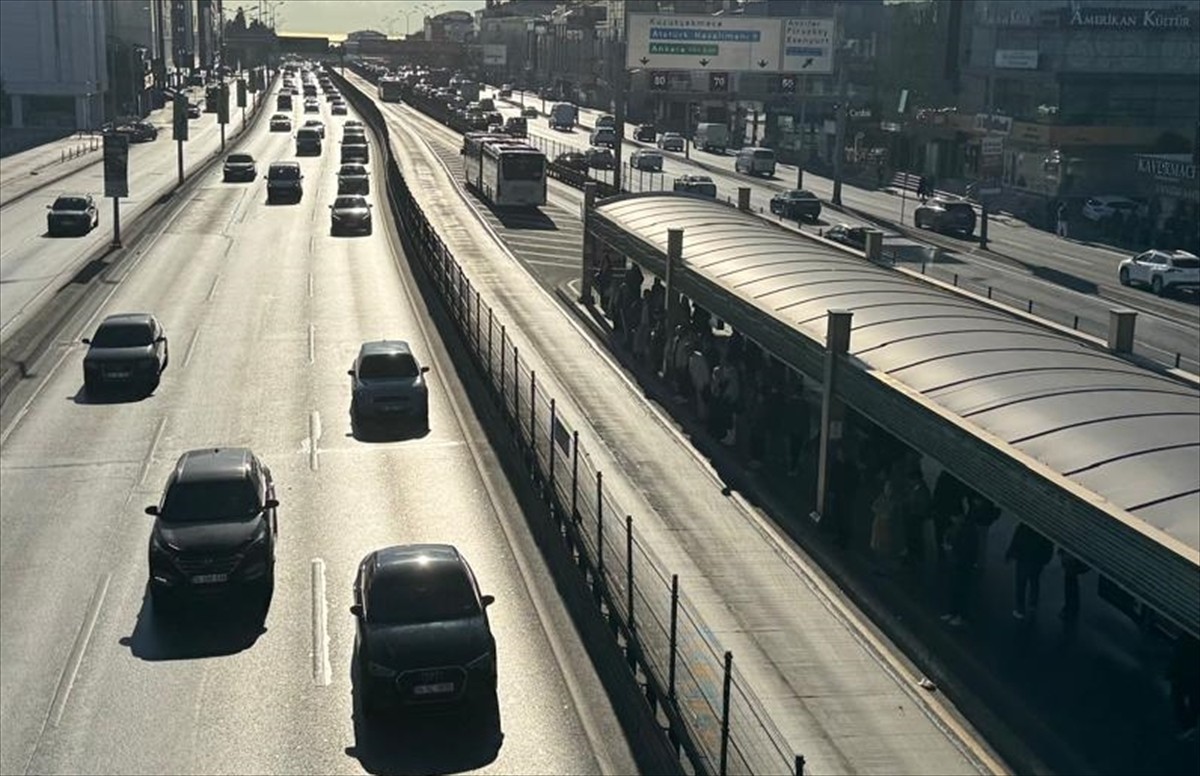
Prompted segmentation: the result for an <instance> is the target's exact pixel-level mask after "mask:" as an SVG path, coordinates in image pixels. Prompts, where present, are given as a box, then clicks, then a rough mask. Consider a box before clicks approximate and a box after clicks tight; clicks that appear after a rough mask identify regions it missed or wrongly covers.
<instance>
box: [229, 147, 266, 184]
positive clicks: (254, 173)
mask: <svg viewBox="0 0 1200 776" xmlns="http://www.w3.org/2000/svg"><path fill="white" fill-rule="evenodd" d="M222 173H223V175H224V180H225V182H226V183H228V182H229V181H252V180H254V179H255V178H257V177H258V165H257V164H255V162H254V157H253V156H251V155H250V154H230V155H229V156H228V157H226V158H225V166H224V168H223V169H222Z"/></svg>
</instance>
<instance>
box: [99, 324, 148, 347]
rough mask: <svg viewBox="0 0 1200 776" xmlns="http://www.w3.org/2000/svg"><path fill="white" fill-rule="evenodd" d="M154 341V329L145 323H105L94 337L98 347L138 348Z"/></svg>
mask: <svg viewBox="0 0 1200 776" xmlns="http://www.w3.org/2000/svg"><path fill="white" fill-rule="evenodd" d="M153 341H154V336H153V330H152V329H151V328H150V327H149V326H147V325H146V324H143V323H105V324H101V325H100V328H99V329H97V330H96V335H95V336H94V337H92V346H93V347H97V348H137V347H143V346H145V345H149V344H151V343H152V342H153Z"/></svg>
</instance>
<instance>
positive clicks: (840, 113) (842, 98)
mask: <svg viewBox="0 0 1200 776" xmlns="http://www.w3.org/2000/svg"><path fill="white" fill-rule="evenodd" d="M834 13H835V14H836V15H837V18H836V22H835V30H836V33H837V34H836V35H834V47H835V49H836V51H837V61H836V62H835V64H836V65H837V69H838V97H837V99H838V103H837V131H836V132H835V133H834V140H833V145H834V148H833V197H832V198H831V199H830V201H831V202H832V203H833V204H834V205H837V206H839V207H840V206H841V204H842V162H843V159H844V158H845V156H846V152H845V149H844V148H843V146H844V145H845V143H846V114H847V113H848V111H847V110H846V69H847V68H846V64H847V62H846V59H847V54H846V52H847V49H846V47H845V46H844V45H843V41H842V36H843V34H844V30H843V24H842V3H841V2H840V1H839V2H838V4H837V6H836V7H835V9H834Z"/></svg>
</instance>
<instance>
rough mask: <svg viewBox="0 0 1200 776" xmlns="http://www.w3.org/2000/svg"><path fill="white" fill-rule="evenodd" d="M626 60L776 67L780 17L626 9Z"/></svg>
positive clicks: (662, 65)
mask: <svg viewBox="0 0 1200 776" xmlns="http://www.w3.org/2000/svg"><path fill="white" fill-rule="evenodd" d="M628 20H629V21H628V24H629V45H628V46H626V49H625V50H626V60H625V66H626V67H630V68H636V67H645V68H648V69H650V70H719V71H731V70H749V71H754V72H767V73H777V72H779V70H780V55H781V53H782V33H783V20H782V19H769V18H739V17H733V16H729V17H725V16H685V15H674V14H629V16H628Z"/></svg>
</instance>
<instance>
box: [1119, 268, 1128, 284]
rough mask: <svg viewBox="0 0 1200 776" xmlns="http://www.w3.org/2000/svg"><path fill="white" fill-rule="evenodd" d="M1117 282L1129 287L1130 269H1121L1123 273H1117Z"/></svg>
mask: <svg viewBox="0 0 1200 776" xmlns="http://www.w3.org/2000/svg"><path fill="white" fill-rule="evenodd" d="M1117 280H1119V281H1120V282H1121V285H1123V286H1127V285H1129V269H1128V268H1127V267H1121V271H1120V272H1118V273H1117Z"/></svg>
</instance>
